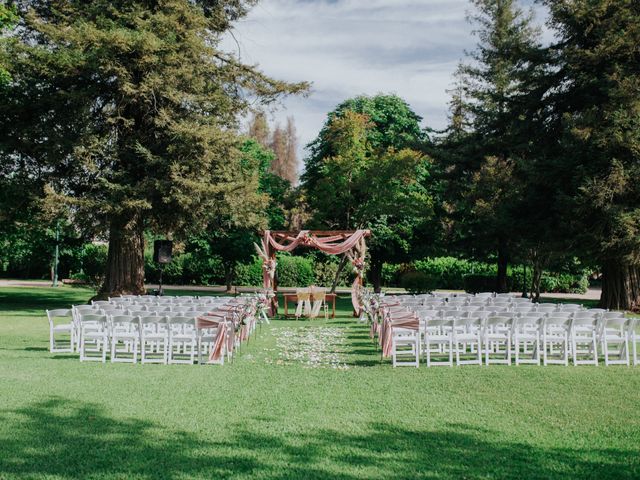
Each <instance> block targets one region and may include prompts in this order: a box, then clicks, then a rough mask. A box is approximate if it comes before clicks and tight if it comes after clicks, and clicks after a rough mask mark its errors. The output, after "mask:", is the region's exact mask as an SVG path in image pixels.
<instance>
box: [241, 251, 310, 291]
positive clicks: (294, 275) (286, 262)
mask: <svg viewBox="0 0 640 480" xmlns="http://www.w3.org/2000/svg"><path fill="white" fill-rule="evenodd" d="M277 261H278V266H277V267H276V275H277V276H278V286H280V287H300V286H307V285H311V284H313V283H314V281H315V276H314V273H313V271H314V265H313V261H312V260H311V259H309V258H305V257H294V256H291V255H289V254H286V253H279V254H278V257H277ZM235 284H236V285H242V286H247V287H260V286H262V260H260V259H259V258H258V257H254V259H253V262H251V263H249V264H246V265H242V264H238V266H237V267H236V281H235Z"/></svg>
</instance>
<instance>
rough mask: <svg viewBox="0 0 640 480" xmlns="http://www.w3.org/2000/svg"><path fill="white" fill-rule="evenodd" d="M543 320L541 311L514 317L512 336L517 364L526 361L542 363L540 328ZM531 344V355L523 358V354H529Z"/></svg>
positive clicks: (536, 363) (535, 363)
mask: <svg viewBox="0 0 640 480" xmlns="http://www.w3.org/2000/svg"><path fill="white" fill-rule="evenodd" d="M543 321H544V316H543V315H542V314H540V313H528V314H521V315H520V316H518V317H516V318H514V320H513V333H512V338H513V352H514V356H515V364H516V366H517V365H521V364H525V363H529V364H534V365H540V330H541V328H542V322H543ZM530 344H531V345H532V347H533V348H532V350H531V357H530V358H522V355H529V348H528V347H529V345H530ZM521 346H522V347H521Z"/></svg>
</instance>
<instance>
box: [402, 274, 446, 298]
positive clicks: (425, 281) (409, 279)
mask: <svg viewBox="0 0 640 480" xmlns="http://www.w3.org/2000/svg"><path fill="white" fill-rule="evenodd" d="M400 285H401V286H402V288H404V289H405V290H407V291H408V292H409V293H412V294H418V293H428V292H432V291H433V290H435V289H436V288H437V287H438V279H436V278H434V277H433V276H431V275H428V274H426V273H424V272H418V271H413V272H407V273H405V274H403V275H402V278H401V279H400Z"/></svg>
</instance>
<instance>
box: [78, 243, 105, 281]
mask: <svg viewBox="0 0 640 480" xmlns="http://www.w3.org/2000/svg"><path fill="white" fill-rule="evenodd" d="M107 253H108V247H107V246H106V245H99V244H95V243H87V244H85V245H84V246H83V247H82V251H81V252H80V264H81V265H82V272H80V276H81V277H82V279H83V280H84V281H86V282H87V283H89V284H90V285H91V286H92V287H93V288H95V289H97V288H99V287H100V286H101V285H102V283H103V282H104V277H105V275H106V273H107Z"/></svg>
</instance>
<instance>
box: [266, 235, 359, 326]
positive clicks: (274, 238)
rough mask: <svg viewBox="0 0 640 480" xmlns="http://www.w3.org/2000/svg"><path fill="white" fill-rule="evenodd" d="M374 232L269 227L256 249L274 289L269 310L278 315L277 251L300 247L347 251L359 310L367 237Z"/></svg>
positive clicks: (268, 285) (269, 285) (268, 284)
mask: <svg viewBox="0 0 640 480" xmlns="http://www.w3.org/2000/svg"><path fill="white" fill-rule="evenodd" d="M370 235H371V231H370V230H300V231H298V232H286V231H271V230H265V231H264V233H263V236H262V241H261V244H262V245H261V246H258V245H256V250H257V251H258V254H259V255H260V258H262V268H263V270H262V279H263V286H264V288H265V290H273V293H274V296H273V298H272V299H271V304H270V308H269V312H270V314H271V315H275V314H276V313H277V311H278V295H277V292H278V280H277V277H276V275H275V274H276V264H277V261H276V253H277V252H291V251H292V250H294V249H295V248H296V247H299V246H304V247H311V248H317V249H318V250H320V251H322V252H325V253H328V254H331V255H341V254H345V255H347V257H348V258H349V260H350V261H351V265H352V266H353V271H354V273H355V274H356V278H355V280H354V281H353V284H352V285H351V303H352V304H353V308H354V310H355V311H356V312H358V313H359V312H360V308H361V305H360V298H359V294H360V290H361V288H362V284H363V277H364V267H365V263H364V262H365V256H366V253H367V244H366V241H365V238H367V237H369V236H370Z"/></svg>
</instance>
